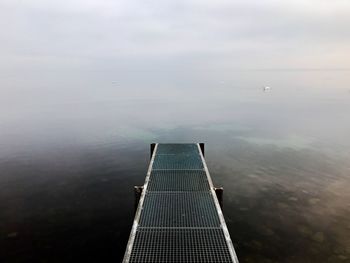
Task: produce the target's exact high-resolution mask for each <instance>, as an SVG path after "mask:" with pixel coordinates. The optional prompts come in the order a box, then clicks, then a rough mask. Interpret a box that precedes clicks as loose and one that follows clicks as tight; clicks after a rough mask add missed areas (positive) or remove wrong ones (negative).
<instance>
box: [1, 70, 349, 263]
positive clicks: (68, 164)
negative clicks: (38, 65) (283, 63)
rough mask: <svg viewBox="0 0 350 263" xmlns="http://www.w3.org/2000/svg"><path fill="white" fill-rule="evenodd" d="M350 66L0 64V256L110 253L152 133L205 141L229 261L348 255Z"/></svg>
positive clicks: (116, 253) (124, 233)
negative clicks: (65, 72)
mask: <svg viewBox="0 0 350 263" xmlns="http://www.w3.org/2000/svg"><path fill="white" fill-rule="evenodd" d="M348 73H349V72H347V71H321V72H320V71H278V72H273V71H241V72H221V73H218V72H196V74H193V72H192V73H191V74H192V75H191V74H190V73H188V72H181V71H180V72H167V73H164V74H163V75H164V77H162V78H161V79H159V81H158V82H155V81H154V79H155V75H156V74H158V73H152V72H146V73H142V72H139V73H137V80H136V78H135V79H134V78H131V77H130V75H128V74H120V75H119V78H116V75H118V74H117V73H116V72H89V74H86V72H82V73H79V74H75V75H71V76H69V78H66V80H65V81H64V83H63V82H62V81H60V74H57V73H54V72H51V73H49V74H51V75H50V76H46V77H43V76H41V75H39V74H37V73H35V72H34V73H33V72H31V74H27V75H26V74H24V75H23V78H22V79H21V80H18V79H15V77H14V76H11V75H8V76H7V77H6V78H7V80H8V82H9V83H13V84H12V87H11V89H1V91H0V92H1V94H0V95H1V96H0V102H1V104H0V109H1V110H0V211H1V213H0V247H1V248H2V249H1V250H2V252H1V253H0V261H1V262H120V261H121V260H122V258H123V255H124V251H125V247H126V243H127V240H128V236H129V233H130V230H131V225H132V221H133V216H134V193H133V186H134V185H142V184H143V182H144V179H145V175H146V171H147V168H148V164H149V144H150V143H152V142H179V143H182V142H204V143H205V148H206V149H205V151H206V161H207V165H208V168H209V171H210V173H211V176H212V179H213V181H214V184H215V185H217V186H223V187H224V208H223V211H224V216H225V220H226V223H227V226H228V229H229V231H230V234H231V238H232V240H233V243H234V246H235V249H236V252H237V255H238V258H239V260H240V262H350V222H349V218H350V191H349V189H350V150H349V149H350V139H349V132H350V116H349V113H350V92H349V88H348V87H349V84H350V77H349V74H348ZM135 74H136V73H135ZM86 75H88V77H86ZM190 75H191V76H190ZM83 76H84V77H83ZM115 79H118V85H115V83H114V82H112V81H114V80H115ZM39 80H40V81H39ZM151 80H153V81H151ZM222 80H224V81H222ZM37 83H40V86H36V84H37ZM263 85H269V86H270V87H271V89H270V90H269V91H268V92H266V91H264V90H263ZM96 87H98V89H97V88H96ZM18 93H20V94H21V96H17V94H18Z"/></svg>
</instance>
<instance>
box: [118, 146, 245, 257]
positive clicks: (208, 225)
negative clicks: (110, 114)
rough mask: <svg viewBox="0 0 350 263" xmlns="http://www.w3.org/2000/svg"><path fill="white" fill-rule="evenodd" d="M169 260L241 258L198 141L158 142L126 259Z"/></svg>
mask: <svg viewBox="0 0 350 263" xmlns="http://www.w3.org/2000/svg"><path fill="white" fill-rule="evenodd" d="M203 151H204V147H203ZM168 262H176V263H182V262H186V263H190V262H191V263H192V262H196V263H202V262H211V263H215V262H234V263H236V262H238V260H237V257H236V253H235V251H234V248H233V245H232V241H231V238H230V235H229V232H228V230H227V227H226V223H225V220H224V217H223V214H222V211H221V208H220V205H219V202H218V199H217V197H216V194H215V190H214V187H213V183H212V181H211V178H210V175H209V172H208V168H207V166H206V163H205V160H204V157H203V153H202V150H201V147H200V145H199V144H196V143H192V144H155V146H154V149H153V153H152V159H151V163H150V165H149V169H148V172H147V176H146V180H145V184H144V187H143V191H142V194H141V198H140V201H139V204H138V208H137V211H136V215H135V220H134V223H133V226H132V230H131V233H130V238H129V242H128V245H127V249H126V252H125V256H124V260H123V263H168Z"/></svg>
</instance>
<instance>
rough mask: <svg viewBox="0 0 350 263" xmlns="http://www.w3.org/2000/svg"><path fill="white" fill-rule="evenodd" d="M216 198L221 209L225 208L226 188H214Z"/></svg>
mask: <svg viewBox="0 0 350 263" xmlns="http://www.w3.org/2000/svg"><path fill="white" fill-rule="evenodd" d="M214 190H215V194H216V197H217V198H218V201H219V204H220V207H221V209H222V208H223V206H224V188H223V187H214Z"/></svg>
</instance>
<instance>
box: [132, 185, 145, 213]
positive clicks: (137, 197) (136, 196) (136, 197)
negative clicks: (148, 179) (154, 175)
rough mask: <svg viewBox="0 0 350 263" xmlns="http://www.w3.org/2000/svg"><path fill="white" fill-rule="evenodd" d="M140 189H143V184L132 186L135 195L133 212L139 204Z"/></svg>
mask: <svg viewBox="0 0 350 263" xmlns="http://www.w3.org/2000/svg"><path fill="white" fill-rule="evenodd" d="M142 191H143V186H134V195H135V203H134V210H135V213H136V210H137V206H138V205H139V201H140V198H141V194H142Z"/></svg>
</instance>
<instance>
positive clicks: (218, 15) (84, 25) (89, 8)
mask: <svg viewBox="0 0 350 263" xmlns="http://www.w3.org/2000/svg"><path fill="white" fill-rule="evenodd" d="M0 26H1V29H2V30H1V34H0V56H1V60H0V69H1V70H6V71H14V72H15V71H17V70H27V69H31V70H63V69H64V70H85V69H86V70H116V69H117V70H118V69H126V70H164V69H165V70H202V69H204V70H212V69H214V70H232V69H305V68H307V69H308V68H313V69H314V68H317V69H319V68H326V69H344V68H350V62H349V61H350V1H349V0H333V1H329V0H283V1H282V0H281V1H278V0H215V1H214V0H176V1H175V0H172V1H169V0H69V1H62V0H59V1H57V0H50V1H47V0H22V1H19V0H0Z"/></svg>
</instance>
